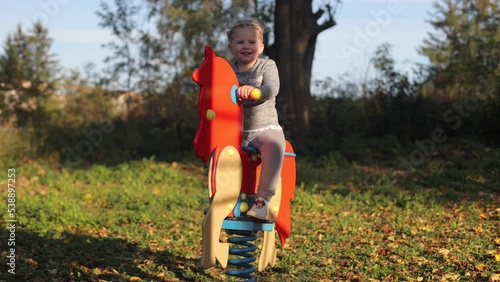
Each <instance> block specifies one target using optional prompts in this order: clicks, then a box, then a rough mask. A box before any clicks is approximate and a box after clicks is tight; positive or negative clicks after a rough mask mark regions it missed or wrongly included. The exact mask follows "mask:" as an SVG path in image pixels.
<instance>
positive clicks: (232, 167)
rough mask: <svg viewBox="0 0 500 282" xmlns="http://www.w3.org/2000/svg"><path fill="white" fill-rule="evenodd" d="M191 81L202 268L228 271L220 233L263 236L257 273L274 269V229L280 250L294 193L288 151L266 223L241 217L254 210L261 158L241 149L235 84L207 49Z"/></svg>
mask: <svg viewBox="0 0 500 282" xmlns="http://www.w3.org/2000/svg"><path fill="white" fill-rule="evenodd" d="M192 78H193V80H194V81H195V82H196V83H197V84H198V85H199V86H200V90H199V97H198V114H199V123H198V129H197V132H196V135H195V138H194V150H195V153H196V155H197V156H198V157H199V158H200V159H201V160H202V161H203V162H207V163H208V195H209V198H210V206H209V208H208V209H207V211H206V214H205V217H204V219H203V225H202V233H203V234H202V235H203V240H202V241H203V244H202V258H201V265H202V267H205V268H209V267H212V266H215V264H216V261H219V263H220V264H221V266H222V267H223V268H226V267H227V265H228V259H229V250H230V249H229V244H228V243H224V242H220V235H221V230H226V231H228V234H231V233H233V234H241V233H238V232H237V231H244V232H247V233H248V234H253V233H255V232H257V231H265V232H264V238H263V240H262V251H261V255H260V257H259V263H258V270H259V271H261V270H263V269H264V268H265V267H266V266H267V265H271V266H274V264H275V260H276V247H275V231H274V224H275V225H276V230H277V232H278V235H279V237H280V240H281V245H282V246H283V245H284V244H285V241H286V239H287V238H288V237H290V229H291V219H290V201H291V200H292V198H293V195H294V191H295V154H294V153H293V148H292V146H291V145H290V143H289V142H288V141H287V142H286V152H285V160H284V164H283V169H282V173H281V180H280V181H279V183H278V187H277V189H276V194H275V196H274V197H273V199H272V200H271V202H270V203H269V213H268V218H267V219H269V220H268V221H260V220H255V219H252V218H250V217H246V215H245V213H246V211H247V210H248V209H249V208H250V207H251V205H253V201H254V198H253V195H254V194H255V192H256V187H257V184H258V182H259V176H260V158H259V155H258V152H257V151H256V149H252V148H242V146H241V141H242V135H243V133H242V132H243V109H242V105H241V103H239V102H237V99H236V90H237V88H238V86H239V84H238V79H237V78H236V75H235V73H234V71H233V70H232V68H231V66H230V65H229V63H228V62H227V61H226V60H225V59H223V58H221V57H217V56H215V53H214V51H213V50H212V48H210V47H209V46H206V47H205V59H204V60H203V62H202V64H201V65H200V67H199V68H198V69H196V70H195V71H194V72H193V74H192ZM230 239H231V238H230ZM229 242H231V241H230V240H229ZM242 256H246V255H245V254H244V255H242ZM254 260H255V257H254ZM229 264H231V259H229ZM228 274H229V273H228Z"/></svg>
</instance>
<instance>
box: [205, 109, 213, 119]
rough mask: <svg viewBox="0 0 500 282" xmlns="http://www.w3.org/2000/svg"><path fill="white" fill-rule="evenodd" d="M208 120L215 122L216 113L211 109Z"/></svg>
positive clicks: (208, 112) (208, 111)
mask: <svg viewBox="0 0 500 282" xmlns="http://www.w3.org/2000/svg"><path fill="white" fill-rule="evenodd" d="M206 115H207V120H209V121H210V120H213V119H214V118H215V112H214V111H213V110H211V109H208V110H207V114H206Z"/></svg>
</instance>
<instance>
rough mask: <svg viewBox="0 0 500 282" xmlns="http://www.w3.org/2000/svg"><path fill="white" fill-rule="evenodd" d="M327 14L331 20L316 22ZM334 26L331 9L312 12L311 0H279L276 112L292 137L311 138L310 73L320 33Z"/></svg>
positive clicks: (276, 36) (274, 56)
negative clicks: (321, 22) (279, 84)
mask: <svg viewBox="0 0 500 282" xmlns="http://www.w3.org/2000/svg"><path fill="white" fill-rule="evenodd" d="M324 12H328V19H327V20H326V21H325V22H324V23H323V24H321V25H319V24H318V23H317V21H318V20H319V19H320V18H321V16H322V15H323V13H324ZM334 25H335V21H334V20H333V14H332V11H331V6H329V5H326V6H325V7H320V8H319V9H318V11H316V12H313V10H312V0H276V9H275V26H274V34H275V41H274V44H273V46H272V49H271V50H272V51H273V52H272V53H271V54H270V56H271V58H272V59H274V60H275V61H276V64H277V66H278V70H279V72H280V80H281V87H280V94H279V95H278V99H277V109H278V114H279V117H280V123H281V124H282V125H283V126H284V127H285V128H286V129H287V130H289V132H291V133H292V134H293V137H295V138H298V137H302V138H303V137H310V136H311V128H310V116H309V114H310V108H311V90H310V84H311V73H312V64H313V60H314V52H315V48H316V40H317V37H318V34H319V33H320V32H322V31H323V30H326V29H328V28H330V27H333V26H334Z"/></svg>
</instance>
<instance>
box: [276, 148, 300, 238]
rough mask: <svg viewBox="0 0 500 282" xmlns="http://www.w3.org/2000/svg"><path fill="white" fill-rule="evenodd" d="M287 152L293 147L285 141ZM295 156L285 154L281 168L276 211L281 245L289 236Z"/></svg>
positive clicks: (290, 151)
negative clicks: (278, 203) (278, 204)
mask: <svg viewBox="0 0 500 282" xmlns="http://www.w3.org/2000/svg"><path fill="white" fill-rule="evenodd" d="M285 152H286V153H287V154H293V153H294V151H293V147H292V145H291V144H290V142H288V141H286V149H285ZM295 172H296V171H295V157H294V156H287V155H285V160H284V162H283V168H282V170H281V185H282V189H283V190H282V192H281V193H282V194H281V204H280V210H279V212H278V218H277V221H276V231H278V235H279V236H280V240H281V245H282V246H283V245H285V241H286V238H288V237H290V231H291V215H290V201H291V200H292V199H293V197H294V194H295V184H296V183H295V181H296V180H295V178H296V174H295Z"/></svg>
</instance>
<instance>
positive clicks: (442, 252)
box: [438, 248, 450, 256]
mask: <svg viewBox="0 0 500 282" xmlns="http://www.w3.org/2000/svg"><path fill="white" fill-rule="evenodd" d="M438 252H439V253H440V254H442V255H443V256H448V255H449V254H450V251H449V250H447V249H445V248H442V249H439V251H438Z"/></svg>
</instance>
